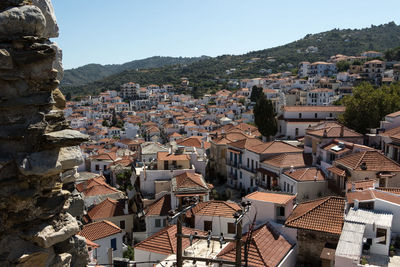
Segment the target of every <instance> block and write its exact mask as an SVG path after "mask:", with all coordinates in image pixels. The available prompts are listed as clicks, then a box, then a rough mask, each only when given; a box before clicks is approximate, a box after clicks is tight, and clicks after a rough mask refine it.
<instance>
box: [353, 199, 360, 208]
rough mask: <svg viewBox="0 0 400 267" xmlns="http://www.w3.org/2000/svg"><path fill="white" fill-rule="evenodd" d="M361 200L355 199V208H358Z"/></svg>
mask: <svg viewBox="0 0 400 267" xmlns="http://www.w3.org/2000/svg"><path fill="white" fill-rule="evenodd" d="M359 203H360V202H359V201H358V199H354V210H357V209H358V204H359Z"/></svg>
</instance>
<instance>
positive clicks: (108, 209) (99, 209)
mask: <svg viewBox="0 0 400 267" xmlns="http://www.w3.org/2000/svg"><path fill="white" fill-rule="evenodd" d="M126 201H128V200H127V199H120V200H114V199H111V198H106V199H105V200H104V201H103V202H101V203H99V204H97V205H95V206H93V207H92V208H91V209H90V210H89V211H88V213H87V214H88V216H89V218H90V219H91V220H92V221H94V220H99V219H106V218H110V217H114V216H123V215H125V213H124V208H125V202H126ZM132 213H133V212H132V210H131V209H128V214H132Z"/></svg>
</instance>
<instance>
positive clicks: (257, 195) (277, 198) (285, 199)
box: [245, 191, 296, 205]
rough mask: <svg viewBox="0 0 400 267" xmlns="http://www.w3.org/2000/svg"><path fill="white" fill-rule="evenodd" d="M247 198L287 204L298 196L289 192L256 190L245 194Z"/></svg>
mask: <svg viewBox="0 0 400 267" xmlns="http://www.w3.org/2000/svg"><path fill="white" fill-rule="evenodd" d="M245 198H247V199H253V200H259V201H265V202H272V203H276V204H280V205H286V204H287V203H289V202H290V201H293V200H294V199H295V198H296V196H294V195H287V194H278V193H269V192H259V191H255V192H253V193H250V194H248V195H247V196H245Z"/></svg>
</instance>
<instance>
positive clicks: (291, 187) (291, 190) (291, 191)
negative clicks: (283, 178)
mask: <svg viewBox="0 0 400 267" xmlns="http://www.w3.org/2000/svg"><path fill="white" fill-rule="evenodd" d="M290 193H293V185H291V186H290Z"/></svg>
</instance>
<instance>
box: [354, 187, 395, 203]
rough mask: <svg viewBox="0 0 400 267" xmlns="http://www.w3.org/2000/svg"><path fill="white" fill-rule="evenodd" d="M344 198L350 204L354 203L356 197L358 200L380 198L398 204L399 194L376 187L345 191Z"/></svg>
mask: <svg viewBox="0 0 400 267" xmlns="http://www.w3.org/2000/svg"><path fill="white" fill-rule="evenodd" d="M346 199H347V202H348V203H350V204H352V203H354V200H355V199H357V200H358V201H360V202H362V201H371V200H375V199H382V200H385V201H388V202H392V203H395V204H398V205H400V195H398V194H394V193H391V192H385V191H381V190H376V189H366V190H363V191H355V192H347V193H346Z"/></svg>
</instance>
